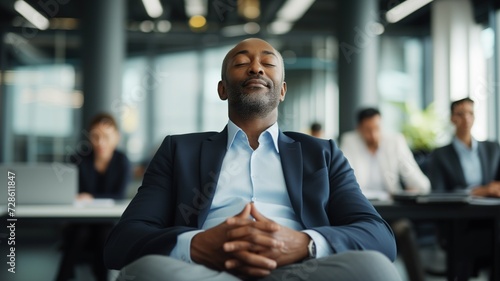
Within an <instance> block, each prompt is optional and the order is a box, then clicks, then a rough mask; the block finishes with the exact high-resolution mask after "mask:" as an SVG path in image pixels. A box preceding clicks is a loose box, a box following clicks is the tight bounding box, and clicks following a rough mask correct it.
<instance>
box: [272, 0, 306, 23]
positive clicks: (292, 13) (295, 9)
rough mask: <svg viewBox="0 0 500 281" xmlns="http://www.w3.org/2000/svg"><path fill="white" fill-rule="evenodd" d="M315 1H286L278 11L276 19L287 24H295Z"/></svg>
mask: <svg viewBox="0 0 500 281" xmlns="http://www.w3.org/2000/svg"><path fill="white" fill-rule="evenodd" d="M314 1H315V0H288V1H286V3H285V4H283V6H282V7H281V9H279V11H278V13H277V14H276V17H277V18H278V19H280V20H284V21H288V22H296V21H297V20H299V19H300V18H301V17H302V16H303V15H304V14H305V13H306V12H307V10H309V8H310V7H311V5H312V4H313V3H314Z"/></svg>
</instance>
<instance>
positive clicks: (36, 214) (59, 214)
mask: <svg viewBox="0 0 500 281" xmlns="http://www.w3.org/2000/svg"><path fill="white" fill-rule="evenodd" d="M129 202H130V201H120V202H116V203H114V204H112V205H98V204H96V205H18V206H16V208H15V217H16V218H18V219H23V218H29V219H36V218H43V219H55V218H69V219H71V218H75V219H77V218H96V219H97V218H110V219H118V218H120V217H121V215H122V213H123V211H125V208H126V207H127V206H128V204H129ZM6 215H7V206H6V205H0V216H6Z"/></svg>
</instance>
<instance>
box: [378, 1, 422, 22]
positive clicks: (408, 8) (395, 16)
mask: <svg viewBox="0 0 500 281" xmlns="http://www.w3.org/2000/svg"><path fill="white" fill-rule="evenodd" d="M430 2H432V0H406V1H404V2H402V3H401V4H399V5H397V6H396V7H394V8H392V9H390V10H389V11H387V13H386V14H385V19H386V20H387V21H388V22H390V23H396V22H398V21H400V20H402V19H404V18H405V17H407V16H408V15H410V14H411V13H413V12H415V11H416V10H418V9H420V8H422V7H423V6H425V5H427V4H428V3H430Z"/></svg>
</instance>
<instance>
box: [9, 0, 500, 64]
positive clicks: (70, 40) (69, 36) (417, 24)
mask: <svg viewBox="0 0 500 281" xmlns="http://www.w3.org/2000/svg"><path fill="white" fill-rule="evenodd" d="M15 1H16V0H0V31H3V32H10V31H13V32H14V33H15V32H16V31H17V32H20V30H21V27H19V26H16V25H19V22H20V21H21V22H22V21H23V20H22V18H21V17H20V16H19V15H18V13H17V12H16V11H15V10H14V8H13V6H14V2H15ZM102 1H106V0H102ZM124 1H126V2H127V6H126V9H127V10H126V15H127V16H126V24H127V27H128V32H127V52H128V53H129V54H134V53H141V52H146V51H147V50H148V48H151V45H153V46H154V48H155V49H156V50H176V49H182V48H191V49H192V48H193V46H196V45H199V44H200V43H206V42H207V41H208V42H211V41H214V42H215V43H219V42H222V41H224V40H232V39H230V38H224V36H221V34H220V30H221V29H222V28H223V27H225V26H229V25H235V24H243V23H245V22H246V20H245V19H243V18H242V17H240V16H239V15H238V13H237V12H235V10H236V9H235V8H234V7H235V5H236V4H235V3H236V2H237V0H208V14H207V22H208V28H207V30H205V31H203V32H194V31H192V30H190V29H189V26H188V24H187V22H188V18H187V16H186V12H185V9H184V0H161V3H162V6H163V9H164V13H163V14H162V16H161V17H160V18H159V19H156V20H162V19H163V20H169V21H170V22H171V25H172V28H171V30H170V31H169V32H168V33H158V32H155V31H153V32H149V33H145V32H141V31H139V30H138V25H139V23H140V22H142V21H145V20H151V18H150V17H149V16H148V14H147V13H146V10H145V8H144V6H143V4H142V1H141V0H124ZM340 1H350V0H316V1H315V3H314V4H313V5H312V6H311V8H310V9H309V10H308V11H307V12H306V14H305V15H304V16H303V17H302V18H301V19H300V20H298V21H297V22H296V23H295V24H294V26H293V29H292V31H291V32H290V33H288V34H287V35H286V36H289V37H293V36H303V35H307V34H311V33H312V32H314V33H315V34H331V35H335V34H336V32H337V30H338V26H337V22H336V20H335V19H336V18H337V16H338V14H339V12H340V11H339V8H338V6H339V3H340ZM366 1H378V4H379V13H380V14H383V12H384V11H387V10H389V9H390V8H391V7H393V6H394V5H395V4H398V3H400V2H402V1H403V0H366ZM499 1H500V0H473V1H472V2H473V4H474V13H475V18H476V20H477V21H480V22H486V21H487V19H488V11H489V10H490V9H489V8H490V7H494V6H498V5H497V3H498V2H499ZM26 2H28V3H29V4H30V5H31V6H32V7H35V8H36V9H37V10H39V11H40V12H41V13H42V14H45V15H47V13H46V11H45V12H44V10H43V8H42V6H41V5H40V3H55V4H56V5H54V6H52V8H53V9H54V7H55V8H57V12H56V13H54V14H55V15H54V16H53V17H51V21H54V20H58V19H61V20H62V19H68V18H71V19H76V20H73V24H74V28H72V29H71V30H66V31H65V32H64V34H65V35H64V36H65V40H66V41H67V42H66V45H65V47H66V48H67V50H66V56H67V58H68V59H71V58H78V57H79V55H80V52H79V46H80V33H79V28H78V24H79V23H80V20H81V18H82V10H83V5H85V4H86V3H87V5H88V1H83V0H26ZM284 2H285V0H261V1H260V5H261V6H260V8H261V11H262V12H261V15H260V17H259V19H258V21H257V22H258V23H259V24H260V26H261V32H260V33H259V34H258V36H259V35H260V36H266V35H268V34H266V29H265V26H267V25H268V24H270V23H271V22H272V21H273V20H274V19H275V17H276V13H277V11H278V10H279V9H280V7H281V6H282V5H283V3H284ZM221 4H222V6H223V7H224V8H225V9H226V11H225V13H224V12H223V13H222V14H221V10H220V9H219V10H217V9H216V8H217V5H219V7H221ZM382 18H383V15H381V19H382ZM382 23H383V24H384V27H385V34H388V35H391V34H392V35H409V36H427V35H429V34H430V5H426V6H425V7H423V8H421V9H420V10H418V11H417V12H415V13H413V14H412V15H410V16H408V17H407V18H405V19H403V20H402V21H400V22H398V23H397V24H387V23H384V22H382ZM58 32H59V33H60V31H59V30H57V29H49V30H47V31H44V32H39V33H38V36H36V37H35V38H31V39H30V40H29V41H30V42H29V43H30V44H31V45H32V46H34V47H35V48H36V49H38V50H40V51H41V52H42V53H43V52H46V53H49V54H50V53H54V42H55V39H54V37H55V36H54V34H56V33H58ZM167 38H168V39H167ZM151 43H153V44H151Z"/></svg>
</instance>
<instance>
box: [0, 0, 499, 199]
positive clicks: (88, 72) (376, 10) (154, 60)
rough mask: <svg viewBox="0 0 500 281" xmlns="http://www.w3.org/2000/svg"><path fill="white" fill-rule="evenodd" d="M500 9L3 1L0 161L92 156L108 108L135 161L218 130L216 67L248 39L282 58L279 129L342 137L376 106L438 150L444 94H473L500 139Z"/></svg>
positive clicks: (480, 5)
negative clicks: (94, 125)
mask: <svg viewBox="0 0 500 281" xmlns="http://www.w3.org/2000/svg"><path fill="white" fill-rule="evenodd" d="M393 8H394V9H395V10H393ZM499 8H500V1H497V0H434V1H431V0H406V1H403V0H155V1H153V0H151V1H148V0H143V1H141V0H106V1H102V0H86V1H78V0H26V1H17V0H0V132H1V138H0V162H3V163H10V162H29V163H38V162H54V161H55V162H62V161H66V160H67V157H68V156H69V155H71V154H75V153H78V152H80V151H82V150H85V149H88V140H87V139H86V125H87V122H88V121H89V118H90V117H91V116H93V115H94V114H96V113H98V112H102V111H106V112H109V113H111V114H113V115H114V116H115V117H116V118H117V119H118V121H119V125H120V127H121V133H122V138H121V143H120V149H121V150H122V151H124V152H125V153H126V154H127V156H128V157H129V159H130V160H131V161H132V162H133V164H134V165H141V163H144V162H147V159H149V158H150V157H151V155H152V153H153V152H154V151H155V149H156V148H157V147H158V145H159V144H160V142H161V140H162V139H163V138H164V137H165V136H166V135H168V134H179V133H187V132H194V131H206V130H215V131H220V130H222V128H223V127H224V126H225V124H226V122H227V111H226V110H227V109H226V108H227V107H226V104H225V102H223V101H220V100H219V98H218V95H217V82H218V81H219V80H220V67H221V62H222V59H223V57H224V55H225V54H226V52H227V51H228V50H229V49H230V48H231V47H232V46H233V45H234V44H235V43H237V42H238V41H240V40H242V39H244V38H247V37H261V38H263V39H266V40H268V41H269V42H271V43H272V44H273V45H274V46H275V47H276V48H277V49H278V50H279V51H280V52H281V53H282V54H283V57H284V60H285V68H286V81H287V83H288V93H287V97H286V100H285V102H284V103H283V104H282V105H281V108H280V116H279V122H280V127H281V129H282V130H294V131H301V132H305V133H307V132H308V129H309V125H310V124H311V123H312V122H319V123H321V124H322V125H323V129H324V135H325V137H327V138H334V139H337V138H338V137H339V135H340V134H341V133H343V132H345V131H348V130H351V129H354V127H355V120H354V114H355V112H356V110H357V109H359V108H360V107H363V106H377V107H379V108H380V109H381V111H382V114H383V116H384V118H383V122H384V127H385V129H386V130H392V131H405V132H407V135H408V136H410V135H412V133H411V132H412V131H411V130H412V129H413V130H415V129H416V130H419V129H420V130H421V131H424V132H423V133H421V134H423V135H424V139H425V140H427V141H428V142H429V143H430V144H429V145H431V146H436V145H441V144H444V143H446V142H448V141H449V139H450V136H451V133H452V131H451V130H452V129H451V125H450V124H449V121H448V119H449V118H448V116H449V109H448V107H449V102H450V100H456V99H459V98H463V97H466V96H469V97H471V98H472V99H474V100H475V101H476V106H477V107H476V114H477V115H476V124H475V127H474V129H473V132H474V136H475V137H476V138H477V139H479V140H485V139H490V140H498V139H499V137H500V110H499V108H500V96H499V92H500V82H499V81H500V71H499V62H500V61H499V58H500V57H499V55H500V48H499V35H500V13H499V11H498V9H499ZM405 14H406V16H405ZM409 142H410V144H411V145H414V146H413V148H414V149H416V150H418V149H420V147H418V146H417V145H416V144H415V143H416V142H417V141H416V140H412V139H411V138H410V139H409ZM413 142H415V143H413ZM132 188H137V185H135V186H134V187H132ZM131 192H134V190H132V191H131Z"/></svg>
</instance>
